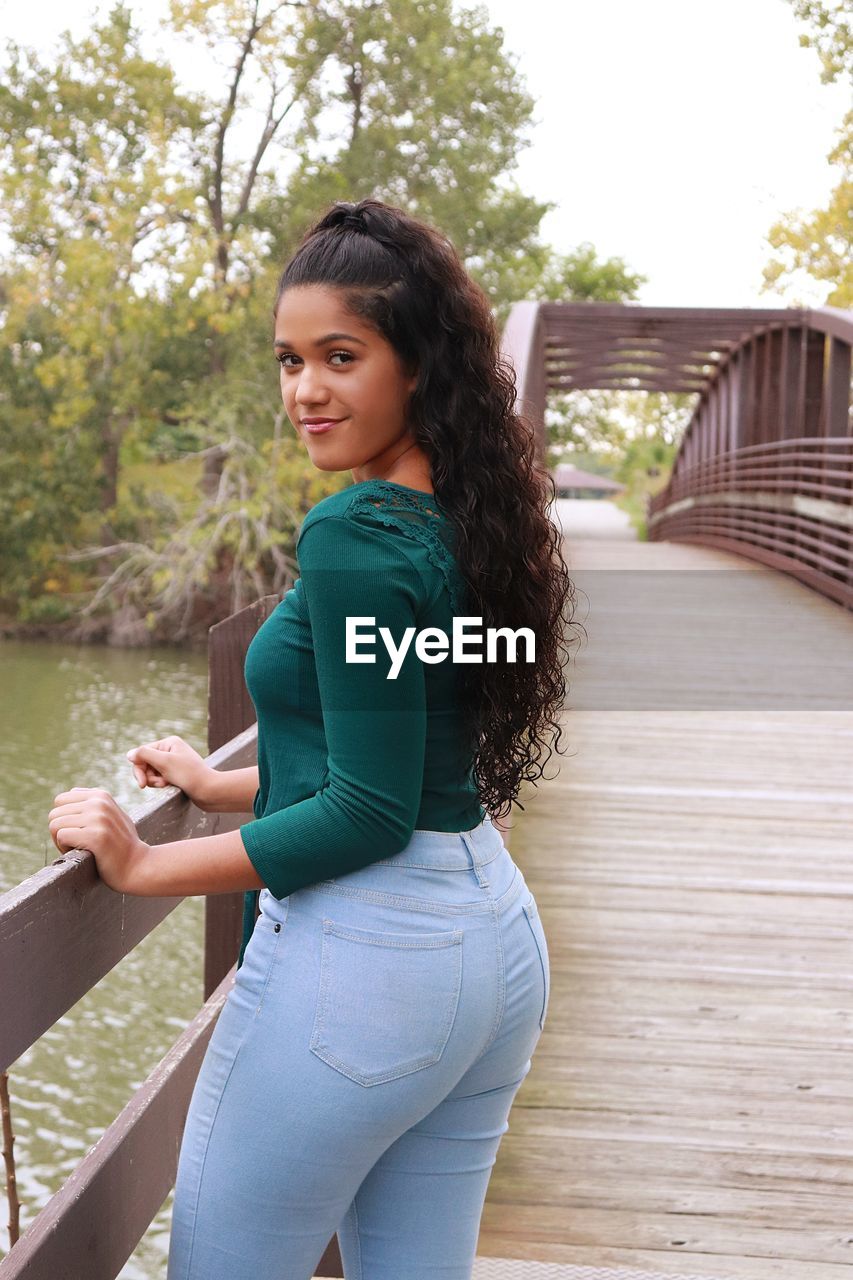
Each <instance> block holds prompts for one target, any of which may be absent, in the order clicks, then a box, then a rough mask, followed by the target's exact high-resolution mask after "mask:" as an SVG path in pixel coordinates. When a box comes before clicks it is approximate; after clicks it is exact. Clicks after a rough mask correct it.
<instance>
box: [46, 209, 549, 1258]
mask: <svg viewBox="0 0 853 1280" xmlns="http://www.w3.org/2000/svg"><path fill="white" fill-rule="evenodd" d="M274 316H275V332H274V350H275V355H276V359H277V360H278V361H279V364H280V378H281V394H282V399H283V401H284V405H285V408H286V410H287V413H288V415H289V417H290V420H291V422H292V424H293V427H294V429H295V430H296V432H297V433H298V435H299V437H300V439H301V440H302V441H303V442H304V445H305V448H306V450H307V453H308V456H309V457H310V459H311V462H312V463H313V464H314V466H316V467H317V468H319V469H320V470H321V471H332V472H337V471H350V472H351V473H352V475H353V479H354V483H353V484H352V485H350V486H349V487H347V488H345V489H344V490H342V491H341V492H339V493H335V494H333V495H332V496H330V497H327V498H325V499H324V500H323V501H321V502H319V503H318V504H317V505H316V506H315V507H314V508H313V509H312V510H311V511H310V512H309V513H308V515H307V516H306V517H305V520H304V521H303V524H302V527H301V530H300V534H299V538H298V541H297V546H296V550H297V558H298V561H299V569H300V577H299V579H297V581H296V583H295V585H294V586H293V588H292V589H291V590H289V591H288V592H286V594H285V596H284V599H283V600H282V601H281V603H280V604H279V606H278V608H277V609H276V610H275V611H274V612H273V613H272V615H271V616H270V617H269V618H268V619H267V621H266V622H265V623H264V624H263V626H262V627H261V628H260V629H259V631H258V633H257V635H256V636H255V637H254V639H253V641H252V643H251V645H250V647H249V650H248V653H247V658H246V666H245V676H246V682H247V686H248V688H249V692H250V693H251V696H252V699H253V701H254V703H255V706H256V709H257V715H258V766H257V768H250V769H242V770H236V771H233V772H228V773H219V772H216V771H213V770H211V769H209V768H208V767H207V766H205V765H204V763H203V761H202V760H201V757H200V756H198V755H197V753H195V752H194V751H193V750H192V749H191V748H190V747H189V746H188V745H187V744H185V743H183V742H182V741H181V740H180V739H179V738H169V739H166V740H164V741H161V742H159V743H154V744H150V745H148V746H144V747H140V748H137V749H136V750H135V751H133V752H130V753H129V755H130V756H131V758H132V760H133V762H134V767H135V769H136V773H137V778H138V780H139V782H140V784H141V785H149V784H153V785H158V786H162V785H167V784H175V785H178V786H180V787H182V788H183V789H184V790H185V791H186V792H187V793H188V794H189V795H190V796H191V797H192V799H193V800H194V801H195V802H196V803H197V804H199V805H200V806H201V807H203V808H204V809H206V810H218V811H231V812H246V811H247V810H249V809H251V810H252V812H253V813H254V820H253V821H250V822H247V823H245V824H244V825H242V826H241V827H240V828H239V830H237V831H234V832H230V833H226V834H224V835H217V836H211V837H206V838H202V839H197V840H186V841H178V842H175V843H174V844H170V845H159V846H155V847H153V848H149V847H147V846H145V847H140V846H139V842H138V840H137V839H136V838H135V834H134V833H133V828H132V824H130V823H129V821H128V820H127V819H126V818H125V817H124V815H122V814H121V811H120V810H118V811H116V810H117V806H115V805H114V803H112V802H111V801H110V799H109V797H108V796H106V793H101V792H97V793H86V792H85V790H84V789H82V788H81V789H79V790H80V791H83V793H84V794H83V795H81V796H71V794H70V793H66V794H65V795H62V796H58V797H57V801H59V802H64V803H60V805H59V807H58V808H57V809H55V810H53V811H52V817H53V819H54V821H53V823H52V827H54V828H56V830H55V833H54V834H55V838H56V837H57V836H61V837H63V839H64V841H65V843H66V844H68V843H70V842H71V841H74V842H75V844H76V843H77V842H78V838H79V837H81V836H82V837H84V838H83V839H80V840H79V844H80V846H81V847H85V848H92V851H93V852H94V853H95V856H96V857H97V858H98V863H99V870H100V872H101V874H102V875H104V876H105V878H108V882H109V883H111V884H113V887H116V888H121V889H122V890H123V891H125V892H135V893H144V894H163V895H167V894H200V893H211V892H226V891H234V890H236V889H243V890H245V891H246V899H245V901H246V909H245V918H244V936H243V941H242V945H241V948H240V954H239V957H238V968H237V971H236V978H235V983H234V986H233V988H232V989H231V991H230V993H229V995H228V998H227V1000H226V1002H225V1005H224V1007H223V1009H222V1011H221V1014H220V1016H219V1019H218V1020H217V1023H216V1026H215V1028H214V1031H213V1034H212V1037H211V1040H210V1042H209V1046H208V1049H207V1052H206V1055H205V1058H204V1061H203V1063H202V1066H201V1070H200V1072H199V1076H198V1079H197V1082H196V1085H195V1089H194V1092H193V1096H192V1100H191V1104H190V1108H189V1112H188V1115H187V1121H186V1126H185V1130H184V1134H183V1139H182V1145H181V1150H180V1160H179V1166H178V1175H177V1182H176V1187H175V1200H174V1212H173V1221H172V1234H171V1241H170V1252H169V1265H168V1280H260V1278H261V1277H263V1280H309V1277H310V1276H311V1275H312V1274H313V1270H314V1267H315V1266H316V1264H317V1262H318V1260H319V1259H320V1257H321V1255H322V1253H323V1251H324V1249H325V1247H326V1244H327V1243H328V1241H329V1239H330V1238H331V1236H332V1235H333V1234H334V1233H335V1232H337V1234H338V1237H339V1240H340V1245H341V1253H342V1258H343V1263H344V1269H345V1272H346V1277H347V1280H427V1278H428V1277H437V1276H441V1277H442V1280H467V1278H468V1277H470V1275H471V1272H472V1268H473V1262H474V1256H475V1253H476V1247H477V1238H478V1230H479V1224H480V1219H481V1214H482V1209H483V1204H484V1200H485V1196H486V1190H487V1186H488V1182H489V1177H490V1174H491V1171H492V1167H493V1165H494V1162H495V1158H496V1155H497V1151H498V1146H499V1144H500V1141H501V1137H502V1135H503V1134H504V1133H505V1132H506V1130H507V1128H508V1120H507V1117H508V1115H509V1111H510V1107H511V1105H512V1102H513V1099H514V1097H515V1094H516V1092H517V1090H518V1088H519V1086H520V1084H521V1082H522V1080H523V1079H524V1077H525V1076H526V1074H527V1072H528V1071H529V1070H530V1066H531V1055H532V1053H533V1050H534V1048H535V1046H536V1044H537V1042H538V1039H539V1037H540V1035H541V1033H542V1029H543V1026H544V1022H545V1015H546V1009H547V1005H548V997H549V988H550V970H549V962H548V949H547V944H546V939H545V935H544V933H543V929H542V924H541V921H540V918H539V914H538V911H537V905H536V902H535V899H534V897H533V895H532V894H531V892H530V890H529V889H528V887H527V885H526V883H525V880H524V877H523V875H522V873H521V871H520V869H519V868H518V867H517V866H516V864H515V863H514V861H513V860H512V858H511V856H510V854H509V852H508V850H507V849H506V847H505V845H504V843H503V840H502V838H501V835H500V832H499V830H498V828H497V827H496V826H494V825H493V823H492V820H491V816H492V815H494V816H502V815H504V814H506V813H507V812H508V811H509V810H511V807H512V804H513V802H516V803H517V800H516V797H517V795H518V792H519V790H520V786H521V783H522V782H523V781H525V780H527V781H535V780H536V778H538V777H539V776H541V774H542V766H541V764H540V763H539V761H540V756H541V753H542V747H543V745H545V742H544V740H545V737H546V735H547V734H548V731H554V730H555V731H556V742H557V743H558V742H559V736H560V729H559V725H558V723H557V713H558V711H559V709H560V707H561V705H562V701H563V698H564V694H565V684H564V680H563V667H564V657H565V627H566V625H567V623H568V622H569V620H570V619H569V616H568V614H567V611H566V605H567V602H569V601H570V600H571V599H572V594H571V593H572V588H571V583H570V581H569V577H568V573H567V569H566V566H565V564H564V562H563V560H562V557H561V555H560V539H559V534H558V531H557V529H556V527H555V525H554V524H553V523H552V521H551V519H550V517H549V515H548V511H547V508H548V505H549V503H550V501H551V500H552V499H553V496H554V487H553V483H552V482H551V480H550V478H549V476H548V474H547V472H545V471H544V470H543V469H541V468H540V467H539V466H538V465H537V463H536V460H535V455H534V438H533V433H532V430H531V429H530V427H529V426H528V425H527V424H526V423H525V422H524V421H523V420H522V419H521V418H519V417H518V416H517V415H516V413H515V408H514V405H515V386H514V377H513V373H512V370H511V369H510V368H509V367H508V366H507V365H505V364H504V363H503V361H502V360H501V358H500V355H499V342H498V335H497V332H496V328H495V324H494V321H493V317H492V312H491V308H490V305H489V302H488V299H487V297H486V295H485V293H484V292H483V291H482V290H481V289H480V288H479V287H478V286H477V285H476V283H475V282H474V281H473V280H472V279H471V278H470V277H469V276H468V274H467V273H466V271H465V269H464V267H463V265H462V263H461V261H460V259H459V256H458V255H457V253H456V251H455V250H454V248H453V247H452V245H451V244H450V243H449V242H448V240H447V239H446V238H445V237H444V236H442V235H441V234H440V233H439V232H438V231H437V230H435V229H434V228H432V227H430V226H428V225H426V224H425V223H423V222H422V221H420V220H418V219H416V218H414V217H411V216H409V215H407V214H406V213H404V212H403V211H402V210H400V209H397V208H394V207H392V206H389V205H387V204H384V203H382V202H380V201H376V200H363V201H361V202H360V203H359V204H357V205H351V204H345V203H339V204H336V205H334V206H333V207H332V208H331V209H330V210H329V211H328V212H327V213H326V214H325V215H324V216H323V217H322V218H321V219H320V220H319V221H318V222H317V223H316V225H315V226H314V227H312V228H311V230H310V231H309V232H308V233H307V234H306V235H305V237H304V239H303V241H302V243H301V244H300V246H299V247H298V249H297V251H296V253H295V255H294V256H293V258H292V259H291V261H290V262H289V263H288V265H287V267H286V269H285V271H284V274H283V275H282V277H281V281H280V285H279V290H278V297H277V299H276V304H275V308H274ZM463 618H465V619H468V625H467V633H466V636H465V642H464V645H463V646H461V647H460V649H458V650H456V651H453V639H452V637H453V631H454V622H456V623H457V624H458V622H459V620H461V619H463ZM472 619H473V620H474V631H472V622H471V620H472ZM490 628H507V629H509V630H510V631H517V630H518V629H519V628H527V629H528V631H529V632H531V633H532V635H533V637H534V640H535V644H534V646H533V656H532V658H531V653H530V649H529V648H528V647H527V646H526V645H525V643H524V642H523V641H521V643H520V644H519V647H518V651H517V652H516V654H515V659H514V660H512V659H511V658H509V657H508V653H507V649H506V647H505V646H504V645H503V643H502V642H500V641H499V642H498V643H497V645H496V656H495V655H494V654H493V660H492V661H488V660H485V659H486V654H487V649H486V644H485V637H486V635H487V632H488V630H489V629H490ZM354 632H357V636H356V637H355V638H354ZM442 637H444V638H445V639H444V641H442ZM475 637H476V638H475ZM472 655H473V656H472ZM476 655H479V657H478V656H476ZM546 758H547V757H546ZM72 812H73V814H74V816H73V817H71V816H70V815H71V813H72ZM96 814H97V817H98V820H97V821H96V819H95V815H96ZM87 823H88V825H89V830H88V831H87V829H86V826H87ZM60 827H61V828H62V829H61V830H59V828H60ZM107 832H108V833H109V835H110V837H111V838H110V839H108V838H107V836H106V835H105V834H104V833H107ZM256 909H259V912H260V914H259V915H258V917H257V920H256V919H255V912H256Z"/></svg>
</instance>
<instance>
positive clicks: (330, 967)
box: [309, 920, 463, 1085]
mask: <svg viewBox="0 0 853 1280" xmlns="http://www.w3.org/2000/svg"><path fill="white" fill-rule="evenodd" d="M462 932H463V931H462V930H461V929H450V930H447V931H445V932H442V933H417V932H411V933H379V932H377V931H376V930H374V929H356V928H354V927H353V926H351V925H341V924H336V923H335V921H333V920H324V921H323V950H322V956H321V959H320V987H319V993H318V997H317V1008H316V1012H315V1015H314V1025H313V1028H312V1031H311V1040H310V1044H309V1048H310V1049H311V1052H312V1053H314V1054H316V1055H317V1057H318V1058H322V1060H323V1061H324V1062H326V1063H328V1065H329V1066H330V1067H334V1068H335V1070H336V1071H340V1072H341V1073H342V1074H343V1075H345V1076H348V1077H349V1078H350V1079H351V1080H355V1081H356V1082H357V1083H358V1084H362V1085H373V1084H381V1083H382V1082H383V1081H386V1080H396V1079H397V1078H398V1077H400V1076H405V1075H410V1074H411V1073H412V1072H413V1071H420V1070H422V1069H423V1068H424V1067H429V1066H432V1065H433V1063H436V1062H438V1060H439V1058H440V1057H441V1055H442V1053H443V1052H444V1048H445V1045H446V1044H447V1041H448V1040H449V1038H450V1031H451V1028H452V1026H453V1021H454V1019H455V1017H456V1010H457V1007H458V1005H459V995H460V991H461V986H462Z"/></svg>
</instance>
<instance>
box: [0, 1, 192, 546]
mask: <svg viewBox="0 0 853 1280" xmlns="http://www.w3.org/2000/svg"><path fill="white" fill-rule="evenodd" d="M8 53H9V57H8V66H7V68H6V75H5V78H4V81H3V83H2V84H0V159H2V164H0V194H2V210H3V212H2V229H3V231H4V232H5V235H6V236H7V238H8V239H9V240H10V242H11V246H12V248H11V252H10V253H9V254H8V256H7V265H6V270H5V274H4V277H3V295H4V307H3V314H2V327H3V337H4V346H5V348H6V351H7V353H8V368H9V377H10V381H9V382H8V383H7V384H6V387H7V394H6V395H5V396H4V397H3V399H2V401H0V427H2V429H3V432H4V437H5V438H6V440H7V441H9V442H11V443H12V446H13V448H12V450H8V449H7V450H6V451H5V456H4V458H3V463H2V465H3V468H4V470H5V471H7V472H8V470H9V469H10V468H11V467H12V466H14V467H15V468H18V467H20V469H21V470H22V471H23V473H24V474H25V475H26V476H28V479H29V481H30V483H31V484H36V483H38V484H39V485H40V484H42V482H43V488H44V491H46V492H45V494H44V496H48V495H49V494H50V492H51V491H53V492H55V493H56V495H57V496H60V497H61V499H62V510H63V520H62V522H63V523H66V524H71V525H72V526H73V523H74V520H75V518H76V517H78V516H81V515H83V514H85V513H86V512H87V511H89V510H91V509H92V508H96V509H98V510H99V511H100V512H101V514H102V515H103V517H104V518H105V519H107V518H108V517H109V514H110V513H111V511H112V509H113V508H114V506H115V500H116V488H117V482H118V470H119V453H120V449H121V445H122V441H123V438H124V435H125V433H126V431H127V430H128V428H129V426H130V425H131V424H132V423H134V422H135V421H137V420H139V419H145V418H149V419H150V417H151V415H152V414H153V413H154V412H155V407H156V406H158V405H159V406H160V407H161V408H162V407H163V406H165V405H168V404H169V402H170V399H171V397H172V395H173V394H174V392H173V379H174V374H175V372H176V369H177V364H176V347H175V344H174V342H173V341H172V338H173V334H172V333H171V332H170V327H171V319H172V317H171V316H170V311H169V308H168V307H167V306H166V305H164V300H163V299H162V298H158V297H157V292H156V285H155V284H154V283H152V284H151V285H149V286H148V288H147V293H148V297H145V296H144V295H145V291H146V288H145V283H144V282H145V281H146V280H150V281H152V282H156V280H157V275H158V271H159V272H161V273H162V271H163V270H164V269H166V267H167V262H168V260H169V259H170V258H172V257H173V255H174V253H175V246H176V243H177V242H179V240H180V238H181V233H182V228H183V225H184V224H185V223H186V221H188V220H189V218H190V217H191V203H192V193H191V191H189V190H188V189H187V187H186V185H185V184H184V183H183V181H182V178H181V172H180V168H179V166H178V165H177V163H176V159H175V150H176V147H177V146H178V145H179V144H180V143H181V142H184V143H185V142H186V140H187V139H188V137H189V136H190V135H191V133H192V130H193V128H194V126H195V119H196V117H195V111H194V108H193V104H192V103H191V102H190V100H189V99H188V98H186V97H185V96H183V95H181V94H180V93H179V92H178V91H177V89H176V87H175V83H174V79H173V76H172V73H171V71H170V70H169V68H168V67H166V66H164V65H162V64H158V63H156V62H152V61H151V60H149V59H146V58H144V57H143V56H142V55H141V53H140V50H139V45H138V37H137V33H136V32H135V31H134V29H133V27H132V25H131V21H130V14H129V12H128V10H127V9H126V8H124V7H123V6H122V5H117V6H116V7H115V8H114V9H113V10H112V11H111V13H110V14H109V16H108V18H107V19H106V20H105V21H104V22H103V23H102V25H100V26H98V27H96V28H95V29H94V30H93V31H92V32H91V33H90V34H89V35H88V36H87V37H86V38H85V39H84V40H82V41H80V42H75V41H73V40H72V38H71V36H70V35H69V34H68V33H65V35H64V36H62V37H61V40H60V52H59V56H58V57H57V58H56V60H55V62H54V63H52V64H50V65H48V64H45V63H43V62H42V61H41V60H40V59H39V58H38V57H37V56H36V55H35V54H34V53H33V52H32V51H29V50H25V49H22V48H21V47H20V46H17V45H15V44H10V45H9V50H8ZM161 359H162V360H163V361H164V367H163V368H162V370H158V362H159V361H161ZM158 372H161V373H162V374H163V376H161V377H158ZM30 380H31V381H30ZM30 431H32V432H34V433H35V436H36V438H37V439H38V440H39V441H40V442H41V445H42V453H41V455H40V456H41V459H42V464H43V469H44V472H46V473H47V474H46V475H45V474H42V476H41V477H39V480H38V481H37V473H36V469H35V468H34V467H33V466H32V464H31V461H30V459H31V457H32V453H31V448H32V436H31V435H30V434H29V432H30ZM22 433H23V434H22ZM16 440H20V443H21V446H22V452H21V453H20V454H19V453H17V451H16V450H15V448H14V445H15V441H16ZM52 468H57V469H58V471H59V474H58V475H56V476H54V477H52V478H51V472H52ZM69 475H73V476H74V478H75V484H76V486H77V488H76V496H75V499H74V501H72V502H70V503H69V504H68V505H66V504H65V501H64V499H65V498H66V497H67V496H68V495H67V491H66V483H65V482H66V480H67V478H68V477H69ZM27 510H29V508H27ZM18 514H20V511H19V510H17V509H16V508H14V507H13V508H12V509H10V506H9V493H8V491H4V495H3V497H2V498H0V530H2V531H4V532H5V531H6V529H7V528H8V527H9V525H10V524H11V525H14V523H15V517H16V515H18ZM24 514H26V510H25V512H24ZM46 514H48V513H46V512H42V516H45V515H46ZM49 516H50V518H52V519H54V520H57V521H58V520H59V519H60V515H59V512H57V511H52V512H50V513H49ZM63 532H64V530H57V533H58V534H59V535H60V538H61V534H62V533H63ZM2 541H5V540H2Z"/></svg>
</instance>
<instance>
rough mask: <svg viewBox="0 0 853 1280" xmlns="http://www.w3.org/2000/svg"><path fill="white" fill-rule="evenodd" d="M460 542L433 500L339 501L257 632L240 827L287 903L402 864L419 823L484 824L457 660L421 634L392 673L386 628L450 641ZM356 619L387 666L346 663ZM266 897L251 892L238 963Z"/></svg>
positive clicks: (381, 494) (364, 490)
mask: <svg viewBox="0 0 853 1280" xmlns="http://www.w3.org/2000/svg"><path fill="white" fill-rule="evenodd" d="M453 536H454V529H453V525H452V522H451V521H450V520H449V518H448V517H447V516H446V515H445V513H444V512H443V511H442V510H441V508H440V507H439V505H438V503H437V501H436V499H435V497H434V496H433V495H431V494H427V493H424V492H422V491H421V490H418V489H411V488H409V487H408V486H406V485H399V484H396V483H394V482H392V481H389V480H363V481H360V482H359V483H357V484H353V485H350V486H349V487H348V488H347V489H344V490H342V491H341V492H340V493H335V494H331V495H330V496H329V497H327V498H324V499H323V500H322V501H321V502H318V503H317V505H316V506H315V507H313V508H312V509H311V511H309V513H308V515H307V516H306V517H305V519H304V520H303V522H302V527H301V529H300V533H299V537H298V539H297V543H296V556H297V560H298V562H299V571H300V577H299V578H297V579H296V581H295V583H294V585H293V587H292V588H291V589H290V590H289V591H287V592H286V593H285V595H284V597H283V599H282V601H281V603H280V604H279V605H278V606H277V607H276V608H275V610H274V611H273V612H272V613H271V614H270V616H269V617H268V618H267V620H266V621H265V622H264V623H263V625H262V626H261V627H259V629H258V631H257V632H256V634H255V636H254V637H253V638H252V642H251V644H250V645H249V648H248V650H247V652H246V663H245V668H244V672H245V679H246V686H247V688H248V691H249V694H250V696H251V698H252V702H253V703H254V706H255V710H256V712H257V720H258V781H259V786H258V790H257V793H256V795H255V799H254V804H253V812H254V814H255V819H254V821H252V822H247V823H245V824H244V825H243V826H241V827H240V833H241V835H242V837H243V842H244V844H245V846H246V851H247V853H248V856H249V858H250V860H251V862H252V865H253V866H254V867H255V869H256V870H257V872H258V875H259V876H260V877H261V879H262V880H263V882H264V884H265V885H266V886H267V888H268V889H269V891H270V893H272V895H273V896H274V897H276V898H284V897H286V896H287V895H288V894H289V893H293V892H294V891H295V890H297V889H301V888H303V887H304V886H305V885H309V884H316V883H317V882H318V881H321V880H328V879H331V878H333V877H336V876H340V875H346V874H347V873H348V872H351V871H356V870H357V869H358V868H359V867H363V866H367V865H368V864H369V863H371V862H375V861H377V860H379V859H381V858H389V857H392V856H393V855H394V854H395V853H399V852H400V850H402V849H404V848H405V846H406V845H407V844H408V843H409V840H410V839H411V837H412V832H413V831H414V830H415V829H416V828H425V829H427V830H431V831H466V830H470V829H471V828H472V827H474V826H476V825H477V824H478V823H479V822H481V821H482V819H483V817H484V816H485V810H484V809H483V807H482V805H481V804H480V800H479V797H478V794H477V789H476V787H475V785H474V779H473V762H472V759H471V757H470V752H466V750H465V746H464V733H463V724H462V721H461V717H460V710H459V696H458V686H457V679H458V668H457V667H456V666H455V665H454V663H453V661H452V654H451V652H450V651H448V652H446V654H445V656H444V658H443V660H442V661H440V662H425V661H422V660H421V658H420V657H418V655H417V653H416V652H415V643H414V636H413V637H412V641H411V643H410V645H409V648H408V651H407V653H406V656H405V658H404V659H403V660H402V665H401V666H400V670H399V673H398V675H397V676H396V678H395V679H388V678H387V677H388V674H389V672H390V671H391V668H392V659H391V656H390V655H389V653H388V649H387V647H386V645H385V644H384V642H383V640H382V638H381V633H380V628H381V627H387V628H388V630H389V632H390V634H391V636H392V637H393V642H394V647H395V648H396V647H398V646H399V644H400V641H401V639H402V637H403V633H404V632H405V631H406V629H407V628H408V627H414V628H415V632H416V633H417V632H419V631H421V630H423V629H424V628H425V627H438V628H440V629H441V631H442V632H444V633H445V634H446V635H447V636H448V638H451V637H452V630H453V618H454V616H461V615H463V614H465V613H466V612H467V610H466V607H465V598H466V588H465V583H464V580H463V579H462V576H461V574H460V572H459V569H458V566H457V564H456V560H455V558H454V555H453ZM347 617H350V618H354V617H358V618H362V619H364V618H373V619H375V621H374V622H370V623H368V622H362V623H360V624H359V630H360V633H361V635H360V639H359V644H358V648H357V652H358V653H359V654H360V655H370V654H373V655H375V659H376V661H375V662H373V663H369V662H353V663H347V662H346V651H345V641H346V637H345V619H346V618H347ZM368 636H373V637H374V641H373V643H368V640H367V637H368ZM470 638H471V637H469V640H470ZM433 654H434V656H436V657H437V656H438V655H437V653H436V652H435V649H433ZM258 894H259V890H249V891H248V892H247V893H246V894H245V897H244V910H243V938H242V943H241V946H240V954H239V957H238V961H237V963H238V966H239V965H240V964H242V962H243V954H244V952H245V949H246V945H247V943H248V941H249V938H250V937H251V935H252V930H253V928H254V922H255V915H256V909H257V898H258Z"/></svg>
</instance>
